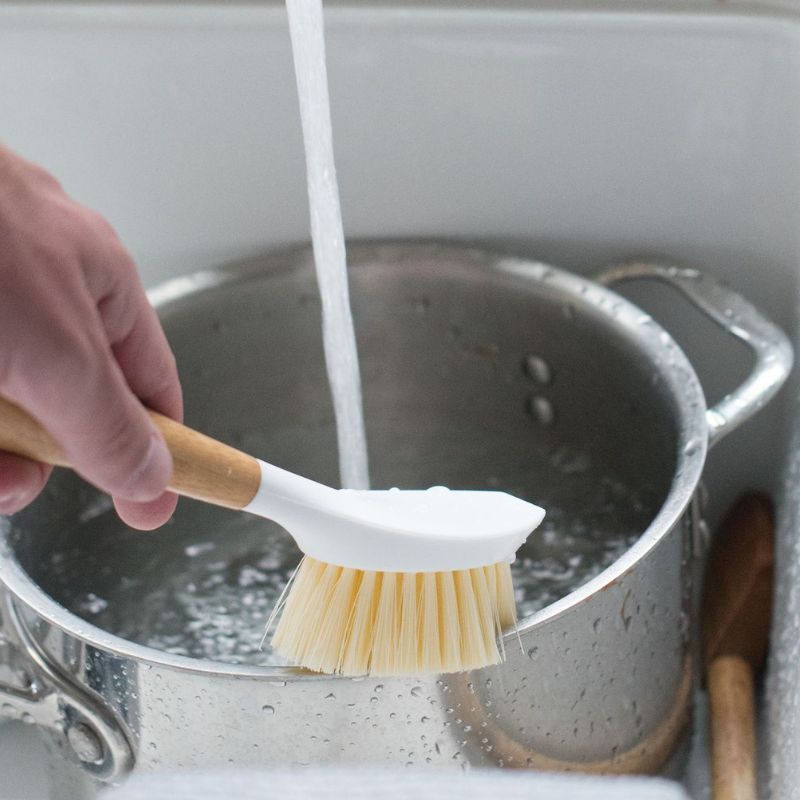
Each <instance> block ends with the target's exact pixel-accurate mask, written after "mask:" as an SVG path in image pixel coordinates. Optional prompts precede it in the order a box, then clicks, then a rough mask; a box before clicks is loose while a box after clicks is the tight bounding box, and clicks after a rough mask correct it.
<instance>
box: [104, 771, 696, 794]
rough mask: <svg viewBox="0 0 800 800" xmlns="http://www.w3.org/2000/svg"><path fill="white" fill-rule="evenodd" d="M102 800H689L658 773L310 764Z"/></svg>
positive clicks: (202, 776) (178, 780)
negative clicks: (647, 775)
mask: <svg viewBox="0 0 800 800" xmlns="http://www.w3.org/2000/svg"><path fill="white" fill-rule="evenodd" d="M101 797H102V799H103V800H106V798H107V800H271V799H272V798H274V799H275V800H308V799H309V798H313V800H406V798H411V799H412V800H453V799H454V798H455V800H495V799H496V800H688V796H687V795H686V793H685V792H684V791H683V789H682V787H681V786H680V785H679V784H677V783H674V782H672V781H667V780H663V779H660V778H632V777H624V778H616V777H615V778H609V777H602V778H601V777H597V778H595V777H589V776H584V775H564V774H555V773H532V772H522V771H519V772H517V771H511V770H492V771H489V770H473V771H470V772H460V771H456V770H445V769H433V768H431V769H414V770H412V769H380V768H374V767H364V768H356V767H314V768H311V767H308V768H297V769H276V770H264V771H236V770H231V771H229V772H182V773H178V772H171V773H163V774H160V773H159V774H147V775H139V776H134V777H132V778H131V779H129V781H128V782H127V783H125V784H124V785H123V786H121V787H118V788H116V789H112V790H109V791H107V792H105V793H103V795H101Z"/></svg>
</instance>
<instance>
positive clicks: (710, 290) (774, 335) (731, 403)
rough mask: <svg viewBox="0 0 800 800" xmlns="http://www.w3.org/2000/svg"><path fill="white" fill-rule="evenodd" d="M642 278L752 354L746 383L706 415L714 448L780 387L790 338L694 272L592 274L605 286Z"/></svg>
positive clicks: (630, 266)
mask: <svg viewBox="0 0 800 800" xmlns="http://www.w3.org/2000/svg"><path fill="white" fill-rule="evenodd" d="M641 278H650V279H655V280H660V281H662V282H664V283H666V284H669V285H670V286H672V287H673V288H675V289H677V290H678V291H679V292H681V293H682V294H683V295H684V296H685V297H686V298H687V299H688V300H689V301H690V302H691V303H692V304H693V305H694V306H696V307H697V308H698V309H700V310H701V311H703V312H704V313H705V314H707V315H708V316H709V317H710V318H711V319H712V320H713V321H714V322H716V323H717V325H719V326H720V327H721V328H722V329H723V330H725V331H726V332H728V333H730V334H731V335H732V336H735V337H736V338H737V339H739V340H740V341H742V342H744V343H745V344H746V345H747V346H748V347H749V348H750V349H751V350H752V351H753V354H754V356H755V364H754V365H753V369H752V371H751V373H750V375H749V376H748V377H747V379H746V380H745V381H744V383H742V384H741V385H740V386H739V387H738V388H737V389H735V390H734V391H732V392H731V393H730V394H728V395H726V396H725V397H723V398H722V400H720V401H719V402H718V403H717V404H716V405H715V406H714V407H713V408H709V409H708V410H707V411H706V420H707V422H708V443H709V446H710V445H713V444H716V443H717V442H718V441H719V440H720V439H722V438H723V436H725V435H727V434H728V433H730V431H732V430H734V429H735V428H737V427H738V426H739V425H741V424H742V423H743V422H744V421H745V420H747V419H749V418H750V417H751V416H753V414H755V413H756V412H757V411H758V410H759V409H761V408H762V407H763V406H764V405H765V404H766V403H767V402H768V401H769V400H770V399H772V397H773V396H774V395H775V393H776V392H777V391H778V389H780V387H781V386H782V385H783V382H784V381H785V380H786V378H787V376H788V375H789V372H790V371H791V369H792V361H793V353H792V346H791V344H790V343H789V339H788V338H787V337H786V335H785V334H784V333H783V331H781V330H780V329H779V328H778V327H776V326H775V325H773V324H772V323H771V322H770V321H769V320H768V319H766V317H764V316H763V315H762V314H761V312H760V311H758V310H757V309H756V308H755V307H754V306H753V305H751V304H750V303H749V302H748V301H747V300H745V299H744V298H743V297H742V296H741V295H739V294H737V293H736V292H734V291H733V290H732V289H730V288H728V287H727V286H724V285H723V284H721V283H719V282H718V281H716V280H714V279H713V278H711V277H709V276H708V275H704V274H703V273H702V272H700V271H699V270H696V269H689V268H686V267H677V266H673V265H670V264H660V263H649V262H645V261H630V262H626V263H622V264H613V265H611V266H609V267H606V268H604V269H602V270H601V271H600V272H599V273H598V274H596V275H594V279H595V280H596V281H597V282H598V283H601V284H603V285H604V286H610V285H611V284H614V283H619V282H621V281H629V280H637V279H641Z"/></svg>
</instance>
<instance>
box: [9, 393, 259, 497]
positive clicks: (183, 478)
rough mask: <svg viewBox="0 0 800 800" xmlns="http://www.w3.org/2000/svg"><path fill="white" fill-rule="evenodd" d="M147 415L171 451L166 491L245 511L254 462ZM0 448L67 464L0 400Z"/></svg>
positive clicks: (40, 431) (44, 436) (39, 430)
mask: <svg viewBox="0 0 800 800" xmlns="http://www.w3.org/2000/svg"><path fill="white" fill-rule="evenodd" d="M147 413H148V414H149V415H150V418H151V419H152V420H153V422H154V423H155V425H156V427H157V428H158V429H159V430H160V431H161V433H162V435H163V436H164V440H165V441H166V443H167V447H169V450H170V452H171V453H172V462H173V471H172V479H171V480H170V483H169V489H171V490H172V491H173V492H176V493H177V494H180V495H184V496H185V497H194V498H196V499H197V500H204V501H205V502H207V503H212V504H214V505H217V506H225V507H226V508H236V509H239V508H244V506H246V505H247V504H248V503H249V502H250V501H251V500H252V499H253V497H254V496H255V493H256V491H258V487H259V484H260V483H261V467H260V466H259V463H258V461H256V459H255V458H253V457H252V456H249V455H247V454H246V453H242V452H241V451H239V450H236V449H235V448H233V447H229V446H228V445H226V444H222V442H218V441H217V440H216V439H212V438H211V437H210V436H205V435H204V434H202V433H198V432H197V431H195V430H192V429H191V428H187V427H186V426H185V425H181V424H180V423H179V422H175V421H174V420H171V419H169V418H168V417H165V416H163V415H162V414H158V413H157V412H155V411H149V410H148V412H147ZM0 450H5V451H7V452H9V453H15V454H17V455H20V456H25V457H26V458H30V459H33V460H35V461H43V462H45V463H47V464H53V465H55V466H61V467H69V466H70V464H69V462H68V461H67V459H66V457H65V456H64V452H63V451H62V449H61V447H60V446H59V444H58V442H56V441H55V439H53V437H52V436H51V435H50V434H49V433H48V432H47V431H46V430H45V429H44V428H43V427H42V426H41V425H40V424H39V422H37V421H36V420H35V419H34V418H33V417H32V416H31V415H30V414H28V413H27V412H26V411H24V410H23V409H21V408H20V407H19V406H17V405H15V404H14V403H11V402H9V401H8V400H6V399H4V398H0Z"/></svg>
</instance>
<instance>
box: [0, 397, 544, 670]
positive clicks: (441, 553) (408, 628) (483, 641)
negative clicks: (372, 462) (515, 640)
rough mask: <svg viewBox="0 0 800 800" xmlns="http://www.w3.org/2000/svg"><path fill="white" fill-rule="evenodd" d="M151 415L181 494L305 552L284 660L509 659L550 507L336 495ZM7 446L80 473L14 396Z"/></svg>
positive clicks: (334, 666)
mask: <svg viewBox="0 0 800 800" xmlns="http://www.w3.org/2000/svg"><path fill="white" fill-rule="evenodd" d="M148 413H149V414H150V416H151V417H152V419H153V421H154V422H155V424H156V425H157V426H158V428H159V430H160V431H161V433H162V434H163V436H164V439H165V441H166V443H167V446H168V447H169V449H170V451H171V453H172V458H173V475H172V480H171V481H170V484H169V488H170V489H171V490H172V491H174V492H177V493H178V494H181V495H184V496H187V497H192V498H195V499H198V500H203V501H205V502H207V503H212V504H214V505H218V506H224V507H226V508H232V509H239V510H243V511H249V512H251V513H253V514H257V515H259V516H261V517H266V518H267V519H271V520H274V521H275V522H277V523H278V524H280V525H281V526H283V527H284V528H285V529H286V530H287V531H288V532H289V533H290V535H291V536H292V537H293V538H294V539H295V541H296V542H297V545H298V547H299V548H300V550H301V551H302V552H303V553H304V554H305V555H304V557H303V559H302V561H301V563H300V565H299V567H298V568H297V570H296V571H295V574H294V575H293V576H292V580H290V582H289V584H288V585H287V587H286V589H285V590H284V593H283V594H282V596H281V598H280V600H279V602H278V603H277V605H276V609H275V611H274V612H273V615H272V617H271V618H270V620H269V622H270V623H271V622H272V621H273V619H274V618H275V617H276V615H277V614H278V612H281V614H280V622H279V624H278V626H277V628H276V630H275V634H274V636H273V639H272V645H273V648H274V649H275V650H276V651H277V652H278V653H280V654H281V655H283V656H284V657H286V658H287V659H289V660H290V661H292V662H293V663H295V664H298V665H300V666H303V667H307V668H308V669H311V670H315V671H318V672H324V673H338V674H342V675H364V674H372V675H399V674H409V673H430V672H433V673H440V672H458V671H462V670H470V669H477V668H479V667H484V666H488V665H490V664H495V663H498V662H499V661H500V660H501V659H502V657H503V652H502V639H501V634H502V632H503V631H504V630H506V629H508V628H510V627H511V626H513V625H514V624H515V621H516V607H515V602H514V592H513V587H512V583H511V569H510V564H511V562H512V561H513V559H514V554H515V553H516V551H517V549H518V548H519V547H520V545H521V544H522V543H523V542H524V541H525V539H526V538H527V537H528V534H529V533H530V532H531V531H532V530H534V528H536V527H537V526H538V525H539V523H540V522H541V521H542V518H543V517H544V511H543V509H541V508H539V507H538V506H535V505H533V504H531V503H528V502H526V501H524V500H520V499H518V498H516V497H513V496H511V495H509V494H506V493H504V492H495V491H461V490H459V491H451V490H449V489H446V488H445V487H434V488H432V489H427V490H405V489H403V490H400V489H389V490H363V491H362V490H350V489H333V488H331V487H329V486H324V485H322V484H320V483H316V482H315V481H311V480H309V479H307V478H303V477H301V476H299V475H295V474H293V473H291V472H288V471H286V470H284V469H281V468H279V467H276V466H273V465H271V464H267V463H266V462H264V461H261V460H259V459H256V458H254V457H252V456H250V455H247V454H246V453H243V452H241V451H239V450H236V449H235V448H233V447H230V446H228V445H225V444H223V443H222V442H219V441H217V440H215V439H212V438H210V437H208V436H205V435H204V434H202V433H199V432H198V431H195V430H192V429H191V428H189V427H187V426H185V425H181V424H179V423H177V422H175V421H173V420H171V419H168V418H166V417H164V416H162V415H160V414H157V413H156V412H153V411H149V412H148ZM0 449H2V450H6V451H9V452H13V453H17V454H18V455H22V456H26V457H28V458H32V459H35V460H38V461H44V462H47V463H50V464H54V465H60V466H69V464H68V463H67V462H66V459H65V457H64V454H63V452H62V450H61V448H60V447H59V445H58V443H57V442H56V441H55V440H54V439H53V438H52V437H51V436H50V435H49V434H48V433H47V431H46V430H45V429H44V428H43V427H42V426H41V425H40V424H39V423H38V421H36V420H35V419H34V418H33V417H32V416H30V415H29V414H28V413H27V412H26V411H24V410H23V409H21V408H20V407H19V406H16V405H14V404H13V403H10V402H9V401H7V400H4V399H2V398H0ZM268 628H269V625H268ZM498 643H499V644H498Z"/></svg>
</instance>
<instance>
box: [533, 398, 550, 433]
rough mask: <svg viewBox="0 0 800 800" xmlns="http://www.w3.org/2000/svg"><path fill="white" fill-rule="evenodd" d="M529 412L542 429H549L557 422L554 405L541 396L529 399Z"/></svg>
mask: <svg viewBox="0 0 800 800" xmlns="http://www.w3.org/2000/svg"><path fill="white" fill-rule="evenodd" d="M527 411H528V414H530V415H531V416H532V417H533V418H534V419H535V420H536V421H537V422H538V423H539V424H540V425H541V426H542V427H545V428H547V427H549V426H550V425H552V424H553V422H554V420H555V411H554V410H553V405H552V403H551V402H550V401H549V400H548V399H547V398H546V397H542V396H541V395H532V396H531V397H529V398H528V402H527Z"/></svg>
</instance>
